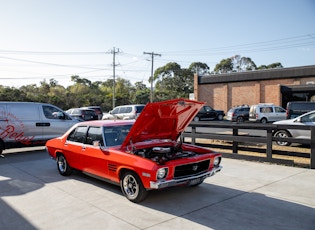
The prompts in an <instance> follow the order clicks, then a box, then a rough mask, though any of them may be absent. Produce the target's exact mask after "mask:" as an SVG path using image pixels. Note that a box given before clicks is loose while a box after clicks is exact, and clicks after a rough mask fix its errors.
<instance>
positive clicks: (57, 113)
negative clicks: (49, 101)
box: [43, 105, 65, 119]
mask: <svg viewBox="0 0 315 230" xmlns="http://www.w3.org/2000/svg"><path fill="white" fill-rule="evenodd" d="M43 112H44V115H45V117H46V118H48V119H61V118H64V117H65V115H64V113H63V112H62V111H61V110H59V109H57V108H55V107H52V106H49V105H43Z"/></svg>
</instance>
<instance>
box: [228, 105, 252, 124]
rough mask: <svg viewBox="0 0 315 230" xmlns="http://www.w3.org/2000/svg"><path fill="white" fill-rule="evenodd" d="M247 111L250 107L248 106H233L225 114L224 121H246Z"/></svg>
mask: <svg viewBox="0 0 315 230" xmlns="http://www.w3.org/2000/svg"><path fill="white" fill-rule="evenodd" d="M249 109H250V107H249V106H248V105H241V106H235V107H233V108H231V109H230V110H229V111H228V112H227V115H226V117H225V119H226V120H228V121H236V122H244V121H248V119H249Z"/></svg>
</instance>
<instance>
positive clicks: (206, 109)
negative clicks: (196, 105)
mask: <svg viewBox="0 0 315 230" xmlns="http://www.w3.org/2000/svg"><path fill="white" fill-rule="evenodd" d="M204 108H205V111H206V112H210V111H211V110H213V109H212V108H211V107H210V106H205V107H204Z"/></svg>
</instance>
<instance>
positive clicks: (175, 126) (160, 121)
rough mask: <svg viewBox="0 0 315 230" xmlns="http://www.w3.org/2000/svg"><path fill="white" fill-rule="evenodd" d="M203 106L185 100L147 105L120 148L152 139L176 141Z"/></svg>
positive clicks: (201, 103)
mask: <svg viewBox="0 0 315 230" xmlns="http://www.w3.org/2000/svg"><path fill="white" fill-rule="evenodd" d="M204 104H205V103H204V102H198V101H192V100H187V99H175V100H168V101H162V102H154V103H149V104H147V105H146V106H145V107H144V109H143V110H142V112H141V113H140V115H139V117H138V118H137V120H136V122H135V123H134V125H133V126H132V128H131V130H130V132H129V133H128V135H127V137H126V139H125V140H124V142H123V144H122V146H121V147H122V148H124V147H126V146H127V145H128V144H130V143H131V142H132V143H137V142H141V141H146V140H152V139H171V140H177V139H178V137H179V135H180V134H181V133H182V132H183V131H184V130H185V129H186V127H187V126H188V125H189V123H190V122H191V121H192V120H193V119H194V117H195V116H196V114H197V113H198V111H199V110H200V109H201V107H202V106H203V105H204Z"/></svg>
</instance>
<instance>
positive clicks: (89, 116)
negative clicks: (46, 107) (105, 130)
mask: <svg viewBox="0 0 315 230" xmlns="http://www.w3.org/2000/svg"><path fill="white" fill-rule="evenodd" d="M66 113H68V114H69V115H70V116H71V117H74V118H76V119H78V120H79V121H90V120H98V115H97V114H96V112H95V111H94V110H93V109H82V108H72V109H68V110H67V111H66Z"/></svg>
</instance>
